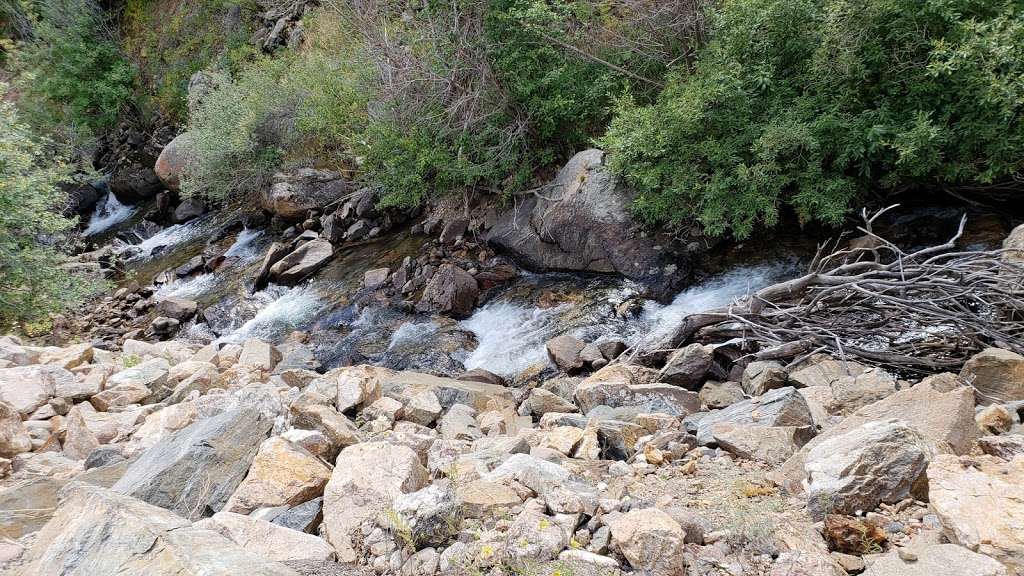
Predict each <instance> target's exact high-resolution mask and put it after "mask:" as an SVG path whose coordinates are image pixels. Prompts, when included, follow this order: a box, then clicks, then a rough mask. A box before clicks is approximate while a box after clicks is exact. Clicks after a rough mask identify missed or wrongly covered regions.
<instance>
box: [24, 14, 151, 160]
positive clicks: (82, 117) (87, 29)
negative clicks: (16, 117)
mask: <svg viewBox="0 0 1024 576" xmlns="http://www.w3.org/2000/svg"><path fill="white" fill-rule="evenodd" d="M38 10H39V13H38V17H37V18H35V21H34V23H33V26H32V37H31V38H30V39H28V40H26V41H25V42H24V43H23V44H22V45H21V47H20V49H19V50H18V51H17V52H16V54H15V56H16V63H15V68H16V70H17V71H18V73H19V74H18V77H17V89H18V92H19V95H18V100H19V105H20V107H21V109H22V110H23V112H24V113H25V119H26V120H28V121H30V122H31V123H32V124H33V125H34V126H37V127H39V128H41V129H44V130H47V131H53V132H55V133H57V135H58V136H61V139H62V140H65V141H68V142H72V143H80V142H83V141H87V140H88V138H89V137H90V136H91V135H93V134H96V133H98V132H100V131H102V130H106V129H108V128H110V127H112V126H113V125H114V123H115V122H117V119H118V117H119V115H120V113H121V111H122V109H123V108H124V107H125V106H126V105H127V104H128V101H129V97H130V96H131V92H132V85H133V82H134V72H133V70H132V67H131V66H130V65H129V64H128V62H127V61H125V59H124V58H122V56H121V54H120V52H119V49H118V45H117V42H116V41H115V39H114V37H113V36H112V35H111V34H110V32H109V30H110V29H109V26H110V22H108V20H107V17H106V15H105V14H104V13H103V11H102V10H101V9H100V8H98V7H96V6H95V5H94V4H93V3H92V2H90V1H89V0H45V1H44V2H40V3H39V4H38Z"/></svg>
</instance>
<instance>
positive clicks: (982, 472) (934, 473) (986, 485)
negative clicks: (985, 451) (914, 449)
mask: <svg viewBox="0 0 1024 576" xmlns="http://www.w3.org/2000/svg"><path fill="white" fill-rule="evenodd" d="M928 500H929V504H930V506H931V509H932V511H933V512H934V513H935V515H936V516H938V517H939V522H941V523H942V529H943V533H944V534H945V536H946V538H948V539H949V540H950V541H951V542H953V543H954V544H959V545H961V546H965V547H967V548H969V549H971V550H975V551H977V552H980V553H982V554H984V555H986V556H991V557H992V558H995V559H996V560H998V561H1000V562H1002V563H1003V565H1005V566H1006V567H1007V568H1008V569H1009V571H1010V573H1011V574H1024V456H1017V457H1015V458H1014V459H1013V460H1011V461H1009V462H1007V461H1005V460H1002V459H1000V458H996V457H994V456H987V455H986V456H969V457H957V456H953V455H950V454H942V455H939V456H936V457H935V459H934V460H933V461H932V463H931V464H930V465H929V466H928Z"/></svg>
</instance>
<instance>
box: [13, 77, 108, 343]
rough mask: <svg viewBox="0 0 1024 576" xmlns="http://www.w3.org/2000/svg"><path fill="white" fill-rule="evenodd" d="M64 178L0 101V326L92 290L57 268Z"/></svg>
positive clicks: (66, 224) (65, 225)
mask: <svg viewBox="0 0 1024 576" xmlns="http://www.w3.org/2000/svg"><path fill="white" fill-rule="evenodd" d="M6 88H7V87H6V86H5V85H3V84H0V95H2V94H5V93H6ZM68 174H69V168H68V167H67V165H66V164H64V163H62V162H60V161H59V159H58V160H57V161H54V158H53V155H52V154H51V151H50V150H49V149H48V147H47V143H46V142H45V141H43V140H40V139H38V138H37V137H36V136H35V135H34V134H33V133H32V131H31V129H30V128H29V127H28V125H26V124H25V123H23V122H22V121H21V120H20V118H19V117H18V114H17V112H16V111H15V109H14V106H13V105H12V104H11V103H10V102H6V101H4V100H3V99H2V98H0V328H8V327H10V326H12V325H13V324H15V323H19V322H30V321H33V320H37V319H39V318H40V317H42V316H44V315H45V314H46V313H48V312H55V311H58V310H60V309H62V308H64V307H65V306H68V305H70V304H73V303H75V302H76V301H78V300H79V299H80V298H81V297H82V296H83V295H84V294H85V293H87V291H88V290H89V289H90V288H91V287H93V286H92V285H90V283H88V282H85V281H83V280H81V279H78V278H75V277H74V276H73V275H71V274H69V273H68V272H66V271H65V269H64V268H62V267H61V265H62V264H63V262H64V256H63V255H62V254H61V253H60V250H59V246H58V245H57V240H58V239H59V238H60V237H61V236H62V235H63V234H64V233H65V232H67V231H68V230H69V229H70V228H71V227H72V226H73V225H74V224H75V222H74V221H73V220H70V219H67V218H64V217H63V216H61V215H60V212H59V209H60V208H61V207H62V204H63V202H64V200H65V197H64V194H63V193H62V192H61V191H60V188H59V187H58V186H59V185H60V184H61V183H62V182H64V181H66V180H67V178H68Z"/></svg>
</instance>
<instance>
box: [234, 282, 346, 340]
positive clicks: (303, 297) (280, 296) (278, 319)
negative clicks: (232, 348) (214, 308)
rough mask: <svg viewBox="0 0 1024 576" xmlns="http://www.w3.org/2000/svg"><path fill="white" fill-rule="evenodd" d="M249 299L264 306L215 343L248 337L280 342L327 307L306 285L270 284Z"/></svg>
mask: <svg viewBox="0 0 1024 576" xmlns="http://www.w3.org/2000/svg"><path fill="white" fill-rule="evenodd" d="M252 298H253V299H255V300H263V301H266V302H267V303H266V304H265V305H262V306H258V308H259V310H258V312H256V315H255V316H253V317H252V318H251V319H249V320H247V321H246V322H245V323H243V324H242V325H241V326H239V327H238V328H237V329H235V330H233V331H232V332H231V333H229V334H227V335H225V336H222V337H221V338H219V339H218V341H219V342H233V343H239V342H243V341H245V340H246V339H248V338H260V339H262V340H268V341H275V342H276V341H280V340H282V339H283V338H284V337H285V336H287V335H288V334H289V333H290V332H291V331H293V330H296V329H299V328H301V327H304V326H306V325H307V324H309V323H310V322H311V321H312V320H313V319H314V318H315V317H316V316H317V315H318V314H320V313H321V312H322V311H323V310H324V308H326V306H327V304H326V302H324V300H322V299H321V298H320V296H319V295H318V294H317V293H316V292H315V291H314V289H313V288H312V287H311V286H308V285H307V286H296V287H293V288H286V287H283V286H277V285H271V286H268V287H267V288H266V289H265V290H263V291H261V292H257V293H256V294H254V295H253V296H252Z"/></svg>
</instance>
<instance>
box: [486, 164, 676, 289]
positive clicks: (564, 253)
mask: <svg viewBox="0 0 1024 576" xmlns="http://www.w3.org/2000/svg"><path fill="white" fill-rule="evenodd" d="M551 187H552V190H554V191H556V192H555V194H552V195H551V198H550V199H548V198H535V197H531V198H530V199H528V200H527V201H525V202H522V203H520V204H519V205H517V206H515V207H514V208H512V209H510V210H509V211H507V212H505V213H504V214H502V215H501V216H500V217H499V219H498V221H497V222H496V224H495V225H494V226H493V227H492V228H491V230H490V232H489V233H488V235H487V237H486V240H487V242H488V243H490V244H491V245H493V246H495V247H496V248H498V249H499V250H501V251H504V252H507V253H509V254H511V255H512V256H513V257H514V258H515V259H517V260H518V261H519V262H520V263H522V264H523V265H525V266H526V267H528V268H533V269H536V270H573V271H581V272H582V271H586V272H602V273H608V272H618V273H620V274H622V275H624V276H626V277H628V278H631V279H633V280H637V281H640V282H642V283H645V284H647V285H648V286H650V287H651V288H652V289H653V291H654V292H655V293H656V294H658V295H663V296H668V295H669V294H670V293H671V292H672V291H673V290H674V289H675V288H677V287H678V286H679V285H680V284H681V282H682V281H683V280H685V278H686V276H687V275H688V274H689V266H688V265H686V264H685V262H686V261H687V260H686V258H685V257H681V256H680V254H678V253H676V252H675V251H673V250H672V249H671V246H668V245H664V244H661V245H659V243H658V240H656V239H654V238H652V237H650V236H648V235H645V234H642V233H641V231H640V229H639V227H638V226H636V225H635V223H634V222H633V220H632V218H631V212H630V210H629V207H628V205H629V203H630V198H629V196H630V193H629V192H628V191H627V190H626V189H625V188H623V187H622V186H621V185H620V184H619V182H618V180H617V179H616V178H615V177H614V176H612V175H611V174H610V173H609V172H608V171H607V169H606V168H605V167H604V153H603V152H602V151H600V150H586V151H583V152H580V153H578V154H576V156H574V157H573V158H572V159H571V160H570V161H569V162H568V163H567V164H566V165H565V167H563V168H562V169H561V170H560V171H559V173H558V176H557V177H556V178H555V180H554V182H552V183H551ZM681 262H682V263H684V264H682V265H680V263H681Z"/></svg>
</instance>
